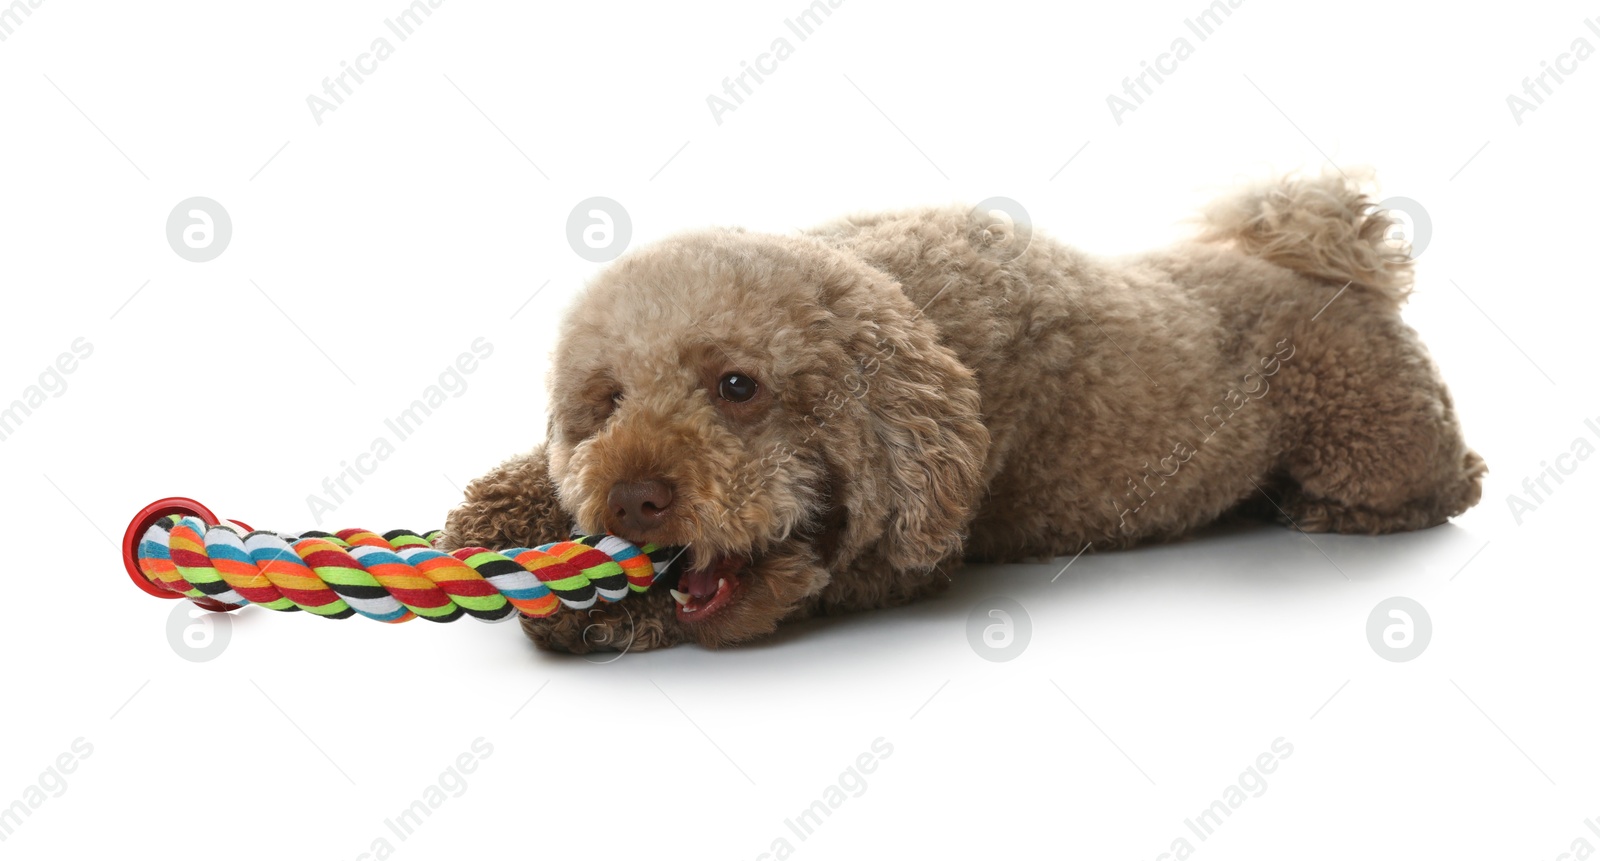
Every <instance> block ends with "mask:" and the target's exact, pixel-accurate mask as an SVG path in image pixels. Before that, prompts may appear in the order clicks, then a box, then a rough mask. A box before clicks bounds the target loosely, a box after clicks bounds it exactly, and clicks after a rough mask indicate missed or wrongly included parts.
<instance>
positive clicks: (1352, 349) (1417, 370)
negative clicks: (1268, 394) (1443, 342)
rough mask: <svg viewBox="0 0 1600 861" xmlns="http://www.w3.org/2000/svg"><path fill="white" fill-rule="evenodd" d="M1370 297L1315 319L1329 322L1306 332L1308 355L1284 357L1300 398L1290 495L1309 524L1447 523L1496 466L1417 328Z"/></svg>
mask: <svg viewBox="0 0 1600 861" xmlns="http://www.w3.org/2000/svg"><path fill="white" fill-rule="evenodd" d="M1361 304H1362V303H1360V302H1352V303H1351V304H1350V307H1349V308H1347V309H1345V310H1346V313H1329V314H1328V315H1327V316H1325V317H1324V318H1323V319H1322V320H1321V321H1319V323H1318V324H1313V325H1319V326H1320V325H1326V327H1327V328H1324V329H1321V330H1320V331H1316V332H1308V333H1307V335H1306V336H1305V337H1306V339H1307V342H1306V343H1305V346H1304V348H1303V350H1302V357H1301V358H1302V360H1301V361H1293V360H1292V361H1291V362H1289V363H1286V365H1285V373H1284V379H1283V383H1284V384H1285V386H1284V387H1285V389H1286V392H1285V394H1286V395H1288V396H1289V397H1290V398H1292V400H1293V401H1294V404H1295V406H1294V408H1293V410H1292V417H1291V419H1290V424H1289V434H1288V447H1287V449H1286V452H1285V455H1284V457H1283V460H1282V462H1281V467H1280V469H1281V473H1282V474H1283V475H1284V476H1286V477H1287V478H1288V479H1289V481H1288V482H1285V486H1284V498H1283V500H1282V503H1281V504H1282V508H1283V511H1284V512H1285V513H1286V514H1287V516H1288V518H1289V519H1290V520H1291V521H1292V522H1293V523H1294V525H1296V526H1298V527H1300V528H1301V529H1304V530H1306V531H1308V532H1356V533H1369V534H1371V533H1383V532H1401V531H1406V530H1411V529H1422V528H1426V527H1429V526H1434V525H1437V524H1440V523H1443V522H1444V521H1445V520H1447V519H1449V518H1451V517H1454V516H1455V515H1457V514H1460V513H1462V512H1463V511H1466V510H1467V509H1468V508H1470V507H1472V506H1473V505H1474V504H1476V503H1477V502H1478V498H1479V496H1480V494H1481V490H1482V488H1481V482H1482V477H1483V474H1484V473H1485V472H1486V471H1487V469H1486V467H1485V465H1484V461H1483V458H1481V457H1479V456H1478V454H1477V453H1476V452H1474V451H1472V450H1471V449H1470V448H1468V447H1467V445H1466V443H1465V441H1464V440H1463V439H1462V436H1461V427H1460V424H1459V423H1458V422H1457V420H1456V414H1455V408H1454V405H1453V404H1452V403H1451V399H1450V393H1449V391H1448V390H1447V389H1446V388H1445V386H1444V383H1443V381H1442V380H1441V379H1440V378H1439V374H1438V371H1437V370H1436V369H1435V368H1434V365H1433V362H1432V360H1431V359H1429V357H1428V354H1427V351H1426V350H1425V349H1424V348H1423V346H1422V344H1421V342H1420V341H1419V340H1418V339H1417V336H1416V333H1415V332H1413V331H1412V330H1411V328H1410V327H1409V326H1407V325H1406V324H1405V323H1403V322H1402V321H1401V320H1400V319H1399V316H1398V315H1397V314H1394V313H1392V312H1388V311H1387V310H1386V309H1384V310H1380V309H1377V308H1373V307H1370V306H1369V307H1366V308H1362V307H1360V305H1361ZM1330 317H1331V318H1332V319H1329V318H1330Z"/></svg>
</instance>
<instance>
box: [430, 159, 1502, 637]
mask: <svg viewBox="0 0 1600 861" xmlns="http://www.w3.org/2000/svg"><path fill="white" fill-rule="evenodd" d="M1391 224H1392V222H1391V219H1390V217H1389V216H1388V214H1387V213H1384V212H1381V211H1376V210H1375V208H1374V206H1373V204H1372V203H1371V202H1370V200H1369V199H1368V198H1367V197H1366V196H1364V195H1363V194H1362V192H1361V191H1360V190H1359V189H1358V188H1357V187H1356V186H1355V185H1354V184H1352V183H1351V182H1349V181H1347V180H1345V179H1343V178H1341V177H1337V176H1334V177H1324V178H1290V179H1287V180H1283V181H1279V182H1274V183H1270V184H1266V185H1262V186H1260V187H1257V188H1252V189H1249V190H1247V191H1244V192H1242V193H1240V194H1238V195H1237V196H1234V197H1232V198H1230V199H1227V200H1224V201H1221V202H1219V203H1218V204H1216V205H1215V206H1214V207H1213V208H1212V209H1211V210H1210V211H1209V212H1208V213H1207V214H1206V216H1205V218H1204V224H1203V230H1202V232H1201V233H1200V235H1199V237H1198V238H1197V239H1195V240H1193V241H1189V242H1186V243H1183V244H1180V245H1177V246H1175V247H1172V248H1169V249H1166V250H1162V251H1157V252H1153V253H1148V254H1142V255H1137V256H1132V257H1126V258H1118V259H1105V258H1098V257H1093V256H1090V255H1087V254H1084V253H1081V252H1078V251H1075V250H1073V249H1071V248H1068V247H1066V246H1064V245H1061V244H1059V243H1057V242H1054V241H1052V240H1050V239H1048V238H1046V237H1044V236H1042V235H1035V234H1033V232H1032V231H1031V229H1029V228H1026V226H1024V227H1022V228H1019V229H1011V228H1009V227H1008V226H1007V225H1005V224H1002V223H998V222H994V221H992V220H991V219H990V218H989V217H987V216H985V215H982V214H976V213H973V212H970V211H968V210H966V209H961V208H949V209H921V210H913V211H908V212H898V213H890V214H883V215H871V216H860V217H852V218H848V219H845V220H842V221H839V222H836V223H833V224H829V225H826V226H823V227H821V228H818V229H815V230H812V231H809V232H806V233H804V234H802V235H796V236H775V235H763V234H755V233H747V232H744V231H741V230H708V231H702V232H694V233H687V234H683V235H680V236H677V237H674V238H671V239H668V240H665V241H663V242H660V243H658V244H656V245H654V246H652V247H649V248H645V249H643V250H639V251H635V252H633V253H631V254H629V255H627V256H625V257H623V258H622V259H620V260H619V261H617V262H616V263H615V264H613V265H612V266H611V267H609V268H608V269H607V270H605V271H604V272H603V273H602V274H601V275H600V276H599V277H598V278H597V279H596V280H595V281H594V282H593V283H592V284H591V285H590V286H589V287H588V288H587V292H586V293H585V294H584V295H583V297H582V299H581V300H580V301H579V302H578V303H577V305H576V307H575V308H574V309H573V311H572V312H571V313H570V314H569V315H568V317H567V319H566V321H565V323H564V324H563V325H562V326H561V328H560V331H561V333H562V336H561V341H560V343H559V345H558V346H557V348H556V352H555V357H554V366H553V370H552V373H551V377H550V394H551V399H552V400H551V418H550V426H549V429H548V434H547V441H546V443H545V444H542V445H540V446H538V447H537V448H534V449H533V450H532V451H531V452H528V453H526V454H523V455H520V456H518V457H515V458H512V459H511V460H510V461H507V462H506V463H505V464H503V465H501V466H500V467H499V468H497V469H495V470H494V471H493V472H491V473H490V474H488V475H486V476H484V477H482V478H480V479H478V480H477V481H475V482H473V483H472V485H471V486H470V487H469V488H468V489H467V498H466V502H465V503H464V504H463V505H462V506H461V507H459V508H457V509H456V510H455V511H454V512H453V513H452V514H451V515H450V517H449V519H448V521H447V525H446V536H445V538H444V539H443V546H445V547H447V548H454V547H460V546H467V545H485V546H490V547H494V546H507V545H530V544H533V543H536V542H543V541H551V540H558V539H561V538H564V537H566V536H567V535H568V534H570V533H571V531H572V530H573V529H574V528H577V529H580V530H582V531H587V532H594V531H600V530H607V531H611V532H616V533H618V534H622V535H624V536H625V537H631V538H636V539H638V538H644V537H646V536H643V535H630V534H629V533H630V529H629V526H628V524H627V523H626V522H625V521H624V520H623V519H621V518H620V517H619V512H618V511H617V510H616V509H615V506H614V505H613V504H612V502H609V501H608V500H609V498H610V497H609V494H610V492H611V488H612V487H613V486H614V485H616V484H617V483H619V482H629V481H645V480H657V481H661V482H664V483H666V484H667V485H668V486H670V487H671V488H672V489H673V491H674V493H673V501H672V503H671V506H670V508H669V509H667V511H666V512H665V515H664V516H663V517H662V518H661V522H660V526H659V527H658V528H657V529H656V530H655V531H653V532H651V533H650V534H649V535H648V538H649V539H650V540H652V541H655V542H656V543H661V544H673V545H687V547H688V549H687V551H686V553H685V557H684V560H685V565H686V566H687V569H688V570H705V569H708V568H715V570H717V571H719V572H720V571H726V572H728V573H729V576H731V577H732V578H733V580H732V582H735V584H736V588H735V590H734V592H733V593H732V594H733V599H732V600H731V602H729V603H727V604H726V605H725V606H722V607H720V608H718V609H717V610H716V612H714V613H709V614H706V615H705V616H704V617H702V618H698V619H695V618H693V617H692V616H686V615H685V614H683V613H682V612H680V611H678V608H677V607H676V606H675V604H674V601H673V598H672V597H671V595H670V594H669V592H668V590H667V589H666V588H663V587H662V586H665V585H670V584H662V586H658V588H656V589H653V590H651V591H650V592H649V593H647V594H646V595H644V596H642V597H635V598H630V599H628V600H627V601H623V602H619V603H618V604H614V605H604V606H602V607H600V608H598V609H596V610H595V611H592V612H591V613H589V614H588V615H585V614H583V613H564V614H557V615H556V616H555V617H552V618H551V619H547V620H532V619H524V620H523V627H524V630H525V631H526V632H527V634H528V635H529V636H530V637H532V638H533V639H534V641H535V642H537V643H538V644H540V645H541V646H545V647H549V648H554V649H559V650H565V651H573V652H584V651H589V650H591V649H596V648H603V649H645V648H651V647H658V646H666V645H671V644H674V643H679V642H684V641H696V642H699V643H701V644H703V645H706V646H722V645H726V644H730V643H737V642H740V641H745V640H749V639H751V638H755V637H759V636H762V635H764V634H768V633H770V632H771V631H773V630H774V629H775V628H776V627H777V626H778V625H779V624H780V623H781V622H783V621H785V620H792V619H800V618H804V617H807V616H812V615H816V614H831V613H839V612H847V611H856V610H865V609H871V608H877V607H887V606H891V605H895V604H900V603H903V602H906V601H910V600H912V599H914V598H917V597H918V596H921V595H925V594H929V593H933V592H936V591H938V590H939V589H940V588H941V587H942V586H945V585H947V583H948V582H949V579H948V578H949V577H951V576H955V573H956V569H957V568H958V567H959V565H960V564H961V562H962V561H963V560H966V561H980V560H981V561H1001V562H1003V561H1015V560H1023V559H1033V558H1040V557H1052V556H1061V555H1070V554H1075V553H1078V552H1079V551H1080V550H1081V549H1083V548H1084V547H1085V545H1088V546H1091V547H1093V548H1096V549H1106V548H1114V547H1124V546H1128V545H1130V544H1133V543H1136V542H1139V541H1149V540H1165V539H1171V538H1173V537H1176V536H1179V535H1182V534H1184V533H1186V532H1189V531H1191V530H1193V529H1195V528H1196V527H1199V526H1201V525H1203V524H1206V523H1208V522H1211V521H1213V520H1216V519H1217V518H1219V517H1220V516H1222V515H1224V514H1227V513H1229V512H1230V511H1234V510H1240V509H1243V508H1250V507H1259V508H1262V509H1265V511H1267V512H1268V513H1270V514H1272V515H1273V516H1275V517H1277V518H1278V519H1280V520H1283V521H1287V522H1289V523H1291V524H1293V525H1294V526H1297V527H1298V528H1300V529H1304V530H1306V531H1334V532H1357V533H1383V532H1393V531H1399V530H1410V529H1420V528H1423V527H1428V526H1433V525H1435V524H1438V523H1442V522H1444V521H1445V520H1446V519H1447V518H1449V517H1452V516H1454V515H1456V514H1459V513H1461V512H1462V511H1464V510H1466V509H1467V508H1468V507H1470V506H1472V505H1473V504H1474V503H1476V502H1477V501H1478V497H1479V490H1480V488H1479V484H1480V479H1481V476H1482V475H1483V473H1484V471H1485V467H1484V463H1483V460H1482V459H1481V458H1479V457H1478V455H1477V454H1475V453H1474V452H1473V451H1472V450H1470V449H1469V448H1467V447H1466V445H1465V444H1464V442H1463V441H1462V437H1461V431H1460V428H1459V427H1458V425H1457V421H1456V416H1455V413H1454V410H1453V408H1452V405H1451V401H1450V395H1449V393H1448V392H1447V391H1446V389H1445V386H1444V383H1443V382H1442V381H1441V380H1440V378H1439V374H1438V372H1437V370H1436V369H1435V367H1434V365H1433V363H1432V361H1431V360H1430V359H1429V357H1428V354H1427V352H1426V350H1425V349H1424V348H1423V346H1422V344H1421V343H1420V342H1419V340H1418V338H1417V335H1416V333H1415V332H1414V331H1413V330H1412V329H1411V328H1410V327H1408V326H1407V325H1406V324H1405V323H1403V322H1402V321H1401V319H1400V314H1399V308H1400V305H1401V303H1402V302H1403V301H1404V300H1405V297H1406V294H1407V292H1408V291H1409V288H1410V284H1411V277H1412V272H1411V262H1410V258H1409V256H1408V255H1407V253H1406V250H1405V249H1403V248H1396V247H1393V245H1392V243H1391V242H1390V241H1389V239H1388V237H1387V234H1388V231H1389V229H1390V227H1391ZM619 336H620V337H619ZM734 371H737V372H739V373H741V374H745V375H748V376H750V377H753V378H754V379H755V380H756V381H757V382H758V384H759V389H758V391H757V394H756V396H755V397H754V398H752V399H751V400H749V401H748V402H744V403H735V402H733V401H730V400H727V399H724V398H723V397H721V396H720V395H719V386H718V380H719V379H720V378H721V377H722V376H723V375H725V374H727V373H730V372H734ZM1265 501H1270V503H1271V504H1270V505H1265V504H1263V503H1264V502H1265ZM635 531H636V530H635Z"/></svg>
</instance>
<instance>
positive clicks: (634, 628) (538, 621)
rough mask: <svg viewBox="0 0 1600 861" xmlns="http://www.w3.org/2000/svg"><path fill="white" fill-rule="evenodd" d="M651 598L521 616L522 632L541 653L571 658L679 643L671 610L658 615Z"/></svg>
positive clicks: (658, 602)
mask: <svg viewBox="0 0 1600 861" xmlns="http://www.w3.org/2000/svg"><path fill="white" fill-rule="evenodd" d="M662 591H663V592H665V590H662ZM652 597H656V596H651V595H644V596H630V597H629V598H626V599H624V600H621V601H618V602H616V603H611V604H598V605H596V606H594V607H591V608H589V609H588V610H572V609H562V610H559V611H557V612H556V613H554V614H552V615H550V616H545V617H543V618H533V617H531V616H523V617H522V632H523V633H524V634H527V635H528V639H530V640H532V641H533V642H534V644H535V645H537V646H538V647H539V648H541V649H549V650H551V651H554V652H568V653H571V654H574V655H586V654H589V653H590V652H617V653H619V654H621V653H626V652H642V651H645V650H647V649H659V648H662V647H664V646H672V645H676V644H678V643H681V642H683V641H684V639H686V638H685V637H684V636H683V635H682V634H681V632H680V628H679V626H678V625H677V624H676V623H675V622H674V621H673V619H672V614H671V610H670V609H668V610H667V611H666V612H665V613H662V612H661V609H662V608H660V607H659V606H654V605H659V604H661V603H662V602H661V600H660V598H659V597H657V598H656V600H654V601H652V600H650V599H651V598H652ZM661 597H665V596H664V595H663V596H661ZM666 603H668V604H670V603H671V602H670V601H668V602H666Z"/></svg>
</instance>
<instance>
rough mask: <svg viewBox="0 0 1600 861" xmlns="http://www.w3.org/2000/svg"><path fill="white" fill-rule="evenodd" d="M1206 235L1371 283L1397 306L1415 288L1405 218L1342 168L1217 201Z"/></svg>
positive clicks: (1297, 265)
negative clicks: (1402, 229) (1403, 234)
mask: <svg viewBox="0 0 1600 861" xmlns="http://www.w3.org/2000/svg"><path fill="white" fill-rule="evenodd" d="M1202 221H1203V224H1204V227H1203V230H1202V232H1201V234H1200V239H1201V240H1202V241H1205V242H1232V243H1234V245H1235V246H1236V247H1237V248H1239V249H1240V250H1241V251H1243V252H1245V253H1246V254H1251V255H1254V256H1256V257H1260V258H1261V259H1263V260H1266V261H1269V262H1271V263H1275V264H1277V265H1279V266H1282V267H1284V268H1286V269H1293V270H1294V271H1296V272H1301V273H1304V274H1306V275H1314V276H1316V277H1318V278H1325V279H1327V280H1329V281H1333V282H1336V283H1338V284H1341V285H1342V284H1345V283H1346V282H1349V283H1352V284H1358V285H1362V286H1365V287H1367V288H1370V289H1371V290H1374V291H1376V292H1378V293H1380V294H1383V295H1385V296H1388V297H1389V298H1390V299H1392V300H1394V302H1395V303H1396V304H1399V303H1401V302H1404V301H1405V299H1406V296H1407V295H1409V294H1410V292H1411V281H1412V269H1411V255H1410V249H1409V248H1407V247H1405V246H1404V245H1402V244H1399V243H1396V242H1395V241H1394V239H1393V238H1392V236H1391V232H1392V228H1394V227H1395V226H1396V225H1397V224H1398V223H1399V221H1398V219H1396V218H1395V217H1394V216H1393V215H1392V214H1391V213H1389V212H1388V211H1386V210H1381V209H1378V207H1377V205H1376V204H1375V203H1373V202H1372V200H1371V199H1370V198H1369V197H1367V195H1366V194H1365V193H1363V192H1362V190H1361V188H1360V186H1359V185H1358V184H1357V183H1356V182H1355V181H1353V180H1350V179H1347V178H1346V177H1345V176H1343V175H1341V174H1324V175H1322V176H1319V177H1297V176H1290V177H1285V178H1283V179H1279V180H1275V181H1270V182H1264V183H1261V184H1258V185H1255V186H1254V187H1251V188H1248V189H1246V190H1244V191H1243V192H1240V193H1238V194H1236V195H1233V196H1230V197H1226V198H1223V199H1222V200H1219V201H1217V202H1216V203H1214V204H1212V205H1211V206H1210V207H1209V208H1208V209H1207V210H1206V212H1205V214H1204V216H1203V218H1202Z"/></svg>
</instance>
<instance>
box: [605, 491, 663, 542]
mask: <svg viewBox="0 0 1600 861" xmlns="http://www.w3.org/2000/svg"><path fill="white" fill-rule="evenodd" d="M606 505H607V506H608V507H609V508H610V509H611V514H612V516H613V517H615V518H616V519H617V522H618V523H621V524H622V525H623V526H624V527H626V528H627V530H628V531H629V532H632V533H638V534H641V535H642V534H644V533H647V532H650V531H652V530H654V529H655V528H656V527H657V526H660V525H661V521H662V519H664V518H665V517H666V514H667V509H669V508H671V507H672V485H670V484H667V483H666V482H664V481H659V480H657V479H653V478H652V479H650V480H649V481H619V482H617V483H616V484H614V485H612V487H611V493H610V494H608V495H607V496H606Z"/></svg>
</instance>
